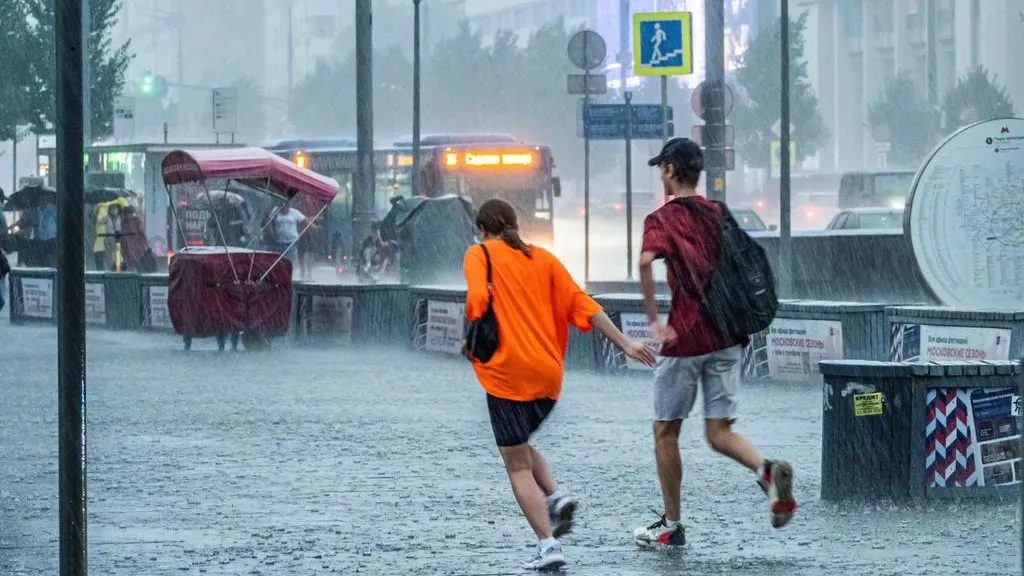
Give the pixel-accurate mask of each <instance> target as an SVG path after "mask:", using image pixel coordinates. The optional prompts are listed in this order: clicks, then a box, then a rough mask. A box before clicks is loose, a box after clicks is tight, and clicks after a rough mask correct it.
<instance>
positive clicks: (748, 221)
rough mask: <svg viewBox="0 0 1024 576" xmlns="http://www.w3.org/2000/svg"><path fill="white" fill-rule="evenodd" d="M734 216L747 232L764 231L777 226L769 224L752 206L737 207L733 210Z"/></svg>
mask: <svg viewBox="0 0 1024 576" xmlns="http://www.w3.org/2000/svg"><path fill="white" fill-rule="evenodd" d="M732 217H733V218H735V219H736V223H737V224H739V225H740V228H743V229H744V230H746V231H747V232H764V231H766V230H775V229H776V228H777V227H776V226H774V225H772V226H767V225H765V223H764V220H761V217H760V216H758V215H757V212H754V210H752V209H750V208H737V209H735V210H732Z"/></svg>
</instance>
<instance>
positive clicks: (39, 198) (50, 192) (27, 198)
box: [3, 186, 57, 212]
mask: <svg viewBox="0 0 1024 576" xmlns="http://www.w3.org/2000/svg"><path fill="white" fill-rule="evenodd" d="M46 199H50V200H52V201H54V202H56V201H57V191H56V190H54V189H53V188H47V187H45V186H25V187H24V188H22V189H21V190H18V191H17V192H15V193H14V194H11V195H10V197H8V198H7V204H5V205H4V208H3V209H4V211H5V212H21V211H24V210H31V209H33V208H38V207H39V206H40V205H41V204H42V203H43V201H44V200H46Z"/></svg>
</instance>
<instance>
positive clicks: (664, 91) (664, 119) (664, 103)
mask: <svg viewBox="0 0 1024 576" xmlns="http://www.w3.org/2000/svg"><path fill="white" fill-rule="evenodd" d="M666 142H668V76H662V77H661V143H662V145H664V144H665V143H666Z"/></svg>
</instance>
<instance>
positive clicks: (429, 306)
mask: <svg viewBox="0 0 1024 576" xmlns="http://www.w3.org/2000/svg"><path fill="white" fill-rule="evenodd" d="M464 310H465V304H463V303H462V302H443V301H439V300H426V340H425V342H424V346H423V349H424V350H428V351H430V352H445V353H448V354H461V353H462V340H463V338H464V336H465V321H464V320H463V318H464Z"/></svg>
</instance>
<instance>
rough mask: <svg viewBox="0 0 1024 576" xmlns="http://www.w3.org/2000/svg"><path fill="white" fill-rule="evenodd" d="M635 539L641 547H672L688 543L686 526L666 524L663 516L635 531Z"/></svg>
mask: <svg viewBox="0 0 1024 576" xmlns="http://www.w3.org/2000/svg"><path fill="white" fill-rule="evenodd" d="M633 541H634V542H636V545H637V546H639V547H641V548H672V547H676V546H684V545H685V544H686V526H684V525H683V524H681V523H680V524H678V525H676V527H675V528H669V527H668V526H665V517H664V516H662V517H661V518H660V519H659V520H658V521H657V522H655V523H654V524H651V525H650V526H646V527H640V528H637V529H636V530H634V531H633Z"/></svg>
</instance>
